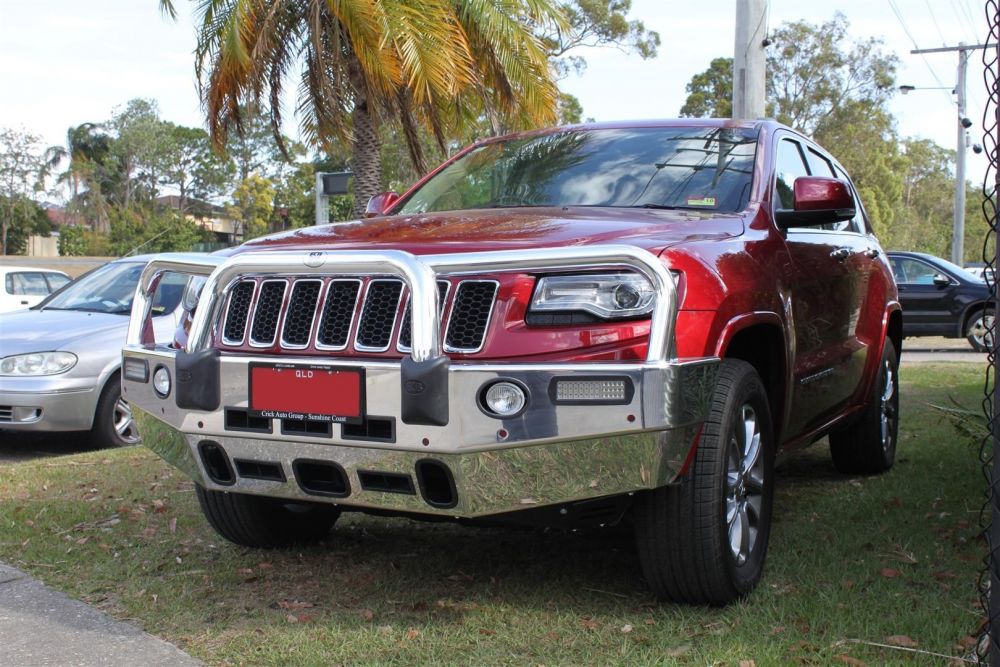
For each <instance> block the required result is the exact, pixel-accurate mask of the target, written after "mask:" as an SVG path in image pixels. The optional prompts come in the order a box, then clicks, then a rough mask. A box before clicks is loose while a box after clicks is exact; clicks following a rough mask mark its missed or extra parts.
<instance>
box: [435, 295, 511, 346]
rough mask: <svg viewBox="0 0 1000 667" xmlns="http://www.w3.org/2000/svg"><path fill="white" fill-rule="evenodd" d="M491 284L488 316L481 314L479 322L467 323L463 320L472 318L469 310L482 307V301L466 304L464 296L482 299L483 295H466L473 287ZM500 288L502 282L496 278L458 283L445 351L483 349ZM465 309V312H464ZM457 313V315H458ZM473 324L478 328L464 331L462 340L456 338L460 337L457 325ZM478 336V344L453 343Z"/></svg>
mask: <svg viewBox="0 0 1000 667" xmlns="http://www.w3.org/2000/svg"><path fill="white" fill-rule="evenodd" d="M486 285H491V286H492V287H493V289H492V291H491V293H490V295H489V297H488V300H487V303H488V304H489V305H488V306H486V316H485V318H483V317H482V316H481V315H480V316H479V317H478V319H479V320H480V322H481V324H480V323H479V322H470V323H467V322H465V321H463V320H464V319H470V318H471V313H469V312H468V311H469V310H471V309H472V308H476V309H482V307H483V304H482V302H480V303H477V304H468V305H467V304H466V303H465V302H463V300H462V299H463V297H465V298H466V300H468V299H473V298H474V299H479V300H480V301H481V299H482V296H471V297H466V295H468V294H469V293H470V290H471V289H476V288H481V287H482V286H486ZM499 290H500V283H499V282H498V281H496V280H463V281H461V282H460V283H458V286H457V287H456V288H455V300H454V303H453V304H452V306H451V314H452V316H451V317H450V318H449V319H448V328H447V330H446V331H445V334H444V351H445V352H457V353H460V354H475V353H476V352H479V351H480V350H482V349H483V345H485V344H486V334H487V333H489V330H490V323H491V322H492V321H493V309H494V307H495V306H496V300H497V292H499ZM463 311H464V312H463ZM456 315H457V317H456ZM456 321H459V322H460V324H458V325H456V324H455V322H456ZM468 326H472V327H474V329H475V330H476V331H475V332H474V333H472V334H466V333H463V334H462V336H461V341H457V340H455V339H456V338H458V334H457V333H456V332H455V331H454V330H453V329H455V328H457V327H468ZM476 338H478V340H479V343H478V344H477V345H468V344H467V345H454V346H453V345H452V344H451V343H452V342H453V341H454V342H465V341H466V340H470V339H471V340H473V341H474V340H475V339H476Z"/></svg>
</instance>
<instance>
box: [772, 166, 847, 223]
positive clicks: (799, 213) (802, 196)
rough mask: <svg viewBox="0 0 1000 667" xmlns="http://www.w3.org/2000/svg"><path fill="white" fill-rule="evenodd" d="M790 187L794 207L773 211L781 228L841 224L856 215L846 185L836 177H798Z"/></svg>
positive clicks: (775, 219)
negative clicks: (791, 187)
mask: <svg viewBox="0 0 1000 667" xmlns="http://www.w3.org/2000/svg"><path fill="white" fill-rule="evenodd" d="M793 188H794V190H793V193H792V194H793V201H794V202H795V204H794V208H793V209H792V210H791V211H789V210H784V209H781V210H776V211H775V212H774V222H775V223H776V224H777V225H778V227H780V228H781V229H788V228H789V227H815V226H817V225H827V224H830V223H834V222H843V221H844V220H850V219H851V218H853V217H854V215H855V213H857V210H856V209H855V208H854V197H852V196H851V191H850V190H848V188H847V184H846V183H844V182H843V181H841V180H838V179H836V178H828V177H826V176H799V177H798V178H796V179H795V185H794V186H793Z"/></svg>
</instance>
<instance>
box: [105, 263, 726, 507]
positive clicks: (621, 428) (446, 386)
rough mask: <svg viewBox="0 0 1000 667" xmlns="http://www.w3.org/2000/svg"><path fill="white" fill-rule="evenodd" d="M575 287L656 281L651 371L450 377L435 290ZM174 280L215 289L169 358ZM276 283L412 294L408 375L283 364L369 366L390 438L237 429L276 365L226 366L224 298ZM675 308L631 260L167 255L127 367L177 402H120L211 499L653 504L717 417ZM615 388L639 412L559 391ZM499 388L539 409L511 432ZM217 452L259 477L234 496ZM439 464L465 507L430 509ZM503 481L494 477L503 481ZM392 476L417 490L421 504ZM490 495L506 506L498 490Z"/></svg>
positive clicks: (710, 375) (708, 361) (518, 368)
mask: <svg viewBox="0 0 1000 667" xmlns="http://www.w3.org/2000/svg"><path fill="white" fill-rule="evenodd" d="M574 269H581V270H595V269H625V270H630V271H635V272H638V273H640V274H642V275H643V276H645V277H646V278H647V279H648V280H649V281H650V283H651V284H652V286H653V288H654V290H655V292H656V300H655V302H654V306H653V311H652V314H651V326H650V333H649V345H648V353H647V358H646V360H645V361H644V362H641V363H633V364H625V363H562V364H559V363H545V364H529V363H517V364H496V363H489V362H480V363H473V362H460V363H459V362H456V363H452V362H451V361H450V359H449V358H448V357H447V356H446V355H445V354H444V352H443V351H442V346H441V341H440V339H439V335H440V334H439V327H440V322H439V314H438V307H439V304H438V298H439V291H438V287H437V281H438V279H439V277H444V276H447V277H454V276H462V275H475V274H482V273H484V272H489V273H502V272H508V271H510V272H513V271H524V272H539V271H547V272H548V271H566V270H574ZM166 272H179V273H186V274H193V275H202V276H206V277H207V280H206V283H205V286H204V288H203V290H202V293H201V297H200V300H199V303H198V308H197V310H196V313H195V316H194V320H193V322H192V326H191V330H190V332H189V335H188V341H187V345H186V348H185V349H184V350H176V349H173V348H169V347H166V346H162V345H159V346H158V345H155V344H154V343H153V341H151V340H148V336H147V335H146V333H147V332H148V331H149V328H148V323H149V321H150V315H151V306H152V294H153V292H154V291H155V288H156V285H157V284H158V281H159V279H160V277H161V276H162V275H163V274H164V273H166ZM266 275H282V276H292V277H294V276H302V275H311V276H317V275H318V276H323V275H337V276H345V275H346V276H350V275H358V276H364V275H388V276H393V277H397V278H399V279H400V280H402V281H403V282H404V283H405V284H406V285H407V286H408V287H409V290H410V303H411V304H412V334H411V336H412V345H411V352H410V354H409V356H407V357H404V358H403V359H402V360H401V361H400V362H394V361H386V360H378V361H365V360H360V359H357V358H352V359H344V358H339V359H338V358H331V357H327V356H316V355H312V356H301V355H299V356H291V355H282V356H281V357H280V361H282V362H294V363H303V364H310V365H320V366H328V367H330V368H337V367H339V366H353V367H357V366H363V367H364V370H365V374H364V383H365V387H364V388H365V401H366V414H367V415H378V416H379V417H380V418H384V419H386V420H389V421H390V422H391V424H392V429H391V438H390V437H385V438H366V437H357V435H356V434H352V433H349V432H348V430H347V429H346V427H344V428H343V430H339V429H340V427H341V425H339V424H333V425H332V427H331V428H329V429H327V430H326V431H325V432H323V433H319V432H308V431H301V430H298V431H293V430H290V429H291V425H290V424H286V420H284V419H278V418H275V419H273V420H270V421H269V422H268V423H267V424H266V428H263V427H262V428H258V429H256V431H254V432H252V433H251V432H246V431H247V429H243V428H240V427H239V425H236V426H234V425H233V423H232V422H231V420H230V416H231V415H230V412H234V413H239V412H240V411H242V412H243V413H245V412H246V410H247V407H248V395H247V387H246V378H247V369H248V367H249V365H250V364H251V363H255V362H261V361H275V360H276V359H279V358H276V357H274V356H270V357H268V356H266V355H256V356H251V355H244V354H223V355H220V354H219V352H218V351H217V350H215V349H213V348H212V341H213V340H214V337H215V336H216V334H217V331H218V327H219V325H220V321H221V319H222V315H223V311H224V308H225V302H226V295H227V293H228V290H229V289H230V288H231V287H232V286H233V285H234V284H235V283H236V282H237V281H238V280H240V279H241V278H244V277H247V276H266ZM677 307H678V304H677V291H676V287H675V285H674V281H673V278H672V277H671V274H670V272H669V271H668V270H667V268H666V267H665V266H664V265H663V263H662V262H661V261H660V260H659V258H657V257H656V256H654V255H653V254H651V253H649V252H647V251H645V250H642V249H640V248H636V247H633V246H626V245H606V246H593V247H579V248H577V247H572V248H544V249H529V250H510V251H498V252H480V253H462V254H442V255H424V256H416V255H413V254H410V253H407V252H402V251H397V250H384V251H377V252H376V251H371V252H370V251H354V250H349V251H321V252H269V251H262V252H257V253H245V254H241V255H236V256H233V257H230V258H220V257H214V256H205V255H184V254H166V255H161V256H160V257H158V258H156V259H154V260H152V261H151V262H150V263H149V265H148V266H147V267H146V269H145V270H144V271H143V274H142V277H141V279H140V283H139V286H138V288H137V291H136V297H135V301H134V305H133V310H132V316H131V320H130V324H129V332H128V338H127V342H126V345H125V349H124V352H123V353H124V357H125V361H126V362H128V360H129V359H132V360H133V363H137V362H138V363H140V364H142V365H143V366H144V367H145V368H147V369H148V372H149V373H150V374H152V372H153V370H154V368H158V367H160V366H162V367H164V368H166V369H167V370H168V371H169V373H170V375H171V377H173V378H174V379H175V382H174V387H175V390H174V391H173V392H172V393H170V394H169V395H168V396H166V397H161V396H160V395H159V394H157V393H156V391H155V390H154V389H153V387H152V385H151V383H150V382H149V378H147V379H146V380H145V381H140V380H139V379H135V378H131V379H130V378H129V377H127V373H123V391H124V392H125V396H126V398H127V399H128V400H129V401H130V402H131V403H132V405H133V407H134V411H135V412H136V414H137V415H138V420H139V422H140V427H141V428H142V429H144V431H143V434H144V442H145V443H146V444H147V445H148V446H149V447H151V448H152V449H153V450H154V451H156V452H157V453H158V454H160V455H161V456H163V457H164V458H165V459H166V460H167V461H169V462H171V463H173V464H174V465H176V466H178V467H179V468H181V469H182V470H183V471H184V472H186V473H187V474H188V475H190V476H191V477H192V478H194V479H195V480H196V481H197V482H199V483H200V484H203V485H204V486H206V487H208V488H215V489H220V490H234V491H239V492H244V493H256V494H262V495H268V496H274V497H286V498H292V499H304V498H308V499H311V500H324V499H325V500H328V501H330V502H337V503H341V504H344V505H348V506H357V507H371V508H379V509H388V510H398V511H406V512H424V513H436V514H442V513H443V514H451V515H458V516H481V515H488V514H496V513H500V512H507V511H511V510H516V509H523V508H525V507H527V506H533V505H539V504H541V505H544V504H554V503H562V502H570V501H575V500H581V499H585V498H593V497H598V496H605V495H612V494H617V493H626V492H631V491H635V490H640V489H645V488H654V487H656V486H661V485H663V484H667V483H670V482H672V481H673V480H674V479H675V478H676V476H677V475H678V474H679V473H680V472H681V471H682V469H683V468H684V466H685V463H686V461H687V460H688V457H689V455H690V452H691V450H692V447H693V445H694V441H695V439H696V436H697V433H698V430H699V428H700V424H701V422H702V421H703V420H704V418H705V416H706V415H707V413H708V409H709V406H710V401H711V397H712V393H713V391H714V388H715V383H716V375H717V370H718V361H719V360H718V359H717V358H714V357H708V358H698V359H683V360H679V359H676V358H675V353H674V349H675V348H674V326H675V321H676V315H677ZM138 360H141V361H138ZM185 378H186V379H187V380H188V381H189V382H190V383H191V384H193V385H197V386H196V387H195V390H194V391H193V393H192V392H191V391H189V390H185V391H181V389H180V388H179V385H180V382H181V381H182V380H184V379H185ZM602 378H608V379H611V378H616V379H622V380H623V381H624V382H626V383H627V384H628V386H629V387H630V389H631V391H630V392H629V393H628V396H627V398H626V399H624V400H621V401H617V402H614V403H606V404H601V403H595V404H581V403H579V402H575V401H572V400H570V401H567V400H559V399H558V398H557V396H556V395H555V394H554V393H553V391H552V389H551V388H552V387H554V386H555V383H556V382H557V381H573V380H577V381H583V382H586V381H591V380H595V379H596V380H601V379H602ZM503 379H506V380H511V381H514V382H516V383H519V384H520V385H521V386H522V387H524V388H525V389H526V390H527V392H528V396H529V401H528V405H527V407H526V409H525V410H524V411H523V412H521V413H519V414H517V415H515V416H514V417H512V418H509V419H507V418H498V417H496V416H495V415H490V414H488V413H486V412H485V411H483V410H482V409H481V408H480V407H479V404H478V402H477V401H478V397H479V396H480V395H481V392H482V388H483V387H486V386H488V385H489V384H490V383H491V382H495V381H497V380H503ZM413 387H419V390H418V391H415V390H413ZM185 392H186V393H185ZM286 427H288V428H286ZM206 442H209V443H211V445H212V447H215V448H217V450H219V451H222V452H224V454H223V457H224V459H225V460H226V461H230V460H231V461H237V462H238V463H239V462H247V461H249V462H250V463H252V464H253V466H251V467H250V468H247V470H250V472H251V474H247V475H243V474H242V473H241V472H240V470H239V467H238V466H237V468H236V470H235V472H234V473H233V474H232V480H231V481H229V480H224V481H222V482H220V480H219V478H218V475H216V474H213V471H212V469H211V467H212V465H211V461H206V458H205V454H204V452H205V450H204V447H203V446H204V444H205V443H206ZM213 451H215V450H213ZM427 461H433V462H434V463H435V465H440V466H441V467H442V468H443V469H444V470H445V473H446V475H447V476H448V477H449V479H450V480H451V481H450V484H451V488H452V490H453V493H454V494H455V502H454V503H451V504H442V503H439V502H434V501H433V498H434V492H433V491H432V492H429V493H430V495H429V496H428V492H425V490H424V481H423V478H422V477H421V470H422V467H421V466H423V468H427V466H426V462H427ZM302 462H311V463H310V465H312V464H316V463H317V462H327V463H329V464H330V465H331V466H336V468H337V470H339V471H340V472H339V473H338V474H342V476H343V478H344V481H345V485H346V487H347V492H346V494H345V495H337V496H336V497H329V494H324V493H317V492H315V489H310V488H309V486H308V484H305V485H304V484H303V480H302V479H301V478H299V474H298V473H299V471H300V470H302V468H301V465H300V464H302ZM261 466H271V467H268V468H267V470H271V471H274V475H273V476H272V477H270V478H266V477H265V478H263V479H262V478H261V475H260V474H256V473H254V471H257V472H259V470H261V469H263V468H262V467H261ZM491 470H492V471H494V472H496V473H497V474H496V475H492V476H491V474H489V473H488V471H491ZM372 471H375V472H374V473H373V472H372ZM216 472H217V471H216ZM376 473H377V474H378V475H381V477H379V478H378V479H383V480H389V481H390V482H392V483H394V484H395V483H397V481H398V483H399V484H400V487H399V489H392V488H390V489H388V490H387V489H382V488H375V487H371V485H370V484H369V485H368V486H367V487H366V479H368V478H366V477H365V476H366V475H372V474H376ZM393 475H395V476H401V477H406V479H408V480H410V482H409V486H408V487H406V485H405V484H403V482H402V481H399V480H396V477H392V476H393ZM412 477H416V479H417V481H418V482H419V484H413V483H412V479H411V478H412ZM393 480H396V481H393ZM489 480H493V481H494V482H496V484H495V485H494V486H495V487H496V488H490V489H487V488H485V487H484V485H486V484H487V482H489ZM418 486H419V492H418V488H417V487H418ZM406 488H409V489H410V492H409V493H406ZM400 489H402V491H401V490H400ZM316 496H328V497H326V498H323V497H320V498H317V497H316ZM526 499H528V500H526ZM529 501H530V502H529Z"/></svg>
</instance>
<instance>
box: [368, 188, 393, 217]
mask: <svg viewBox="0 0 1000 667" xmlns="http://www.w3.org/2000/svg"><path fill="white" fill-rule="evenodd" d="M397 201H399V193H396V192H382V193H380V194H377V195H375V196H374V197H372V198H371V199H369V200H368V206H367V207H366V208H365V217H366V218H374V217H375V216H376V215H384V214H385V212H386V211H388V210H389V209H390V208H392V205H393V204H395V203H396V202H397Z"/></svg>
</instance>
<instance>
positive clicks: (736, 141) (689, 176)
mask: <svg viewBox="0 0 1000 667" xmlns="http://www.w3.org/2000/svg"><path fill="white" fill-rule="evenodd" d="M756 147H757V131H756V130H755V129H744V128H718V127H711V128H702V127H671V128H632V129H592V130H567V131H564V132H558V133H555V134H546V135H542V136H535V137H528V138H521V139H509V140H506V141H499V142H491V143H488V144H485V145H483V146H480V147H478V148H475V149H473V150H471V151H469V152H468V153H466V154H465V155H463V156H462V157H460V158H459V159H458V160H456V161H455V162H453V163H451V164H450V165H448V166H447V167H445V168H444V169H442V170H441V171H440V172H439V173H438V174H436V175H435V176H434V177H433V178H431V179H430V180H429V181H428V182H427V183H425V184H424V185H423V186H422V187H421V188H420V189H419V190H417V191H416V192H415V193H413V195H411V196H410V197H409V198H408V199H407V200H406V201H405V202H404V203H403V204H402V205H401V206H400V207H399V208H398V209H397V210H396V211H395V213H398V214H412V213H426V212H434V211H454V210H462V209H471V208H507V207H521V206H611V207H634V208H669V209H703V210H712V211H724V212H736V211H742V210H743V209H744V208H746V206H747V203H748V201H749V197H750V186H751V181H752V175H753V163H754V156H755V152H756Z"/></svg>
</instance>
